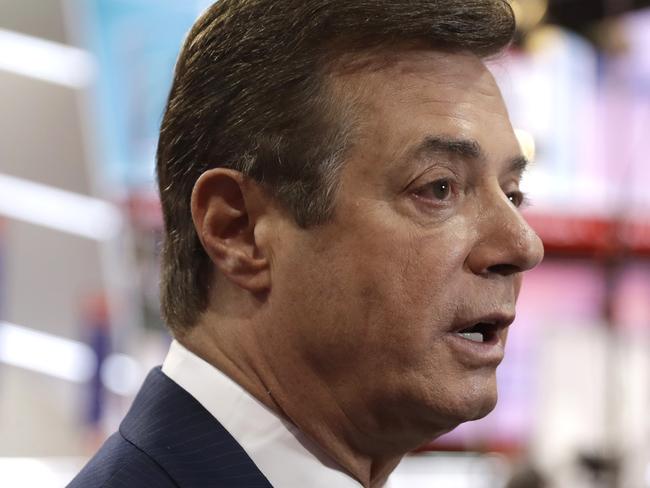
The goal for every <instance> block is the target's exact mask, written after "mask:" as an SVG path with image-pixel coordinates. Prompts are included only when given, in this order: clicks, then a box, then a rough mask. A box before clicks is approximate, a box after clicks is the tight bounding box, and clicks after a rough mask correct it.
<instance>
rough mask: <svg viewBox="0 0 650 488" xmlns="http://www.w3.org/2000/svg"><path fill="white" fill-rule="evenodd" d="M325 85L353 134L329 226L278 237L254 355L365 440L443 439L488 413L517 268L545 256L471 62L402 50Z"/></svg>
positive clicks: (517, 166)
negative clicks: (344, 99)
mask: <svg viewBox="0 0 650 488" xmlns="http://www.w3.org/2000/svg"><path fill="white" fill-rule="evenodd" d="M337 83H339V85H338V88H339V89H340V90H347V91H348V92H349V93H350V94H352V93H356V94H357V96H358V98H359V100H358V102H359V108H360V113H359V118H360V126H359V131H360V133H359V135H358V138H357V139H355V145H354V147H353V148H352V149H351V151H350V152H349V154H348V157H347V159H346V163H345V166H344V167H343V169H342V172H341V180H340V187H339V190H338V193H337V196H336V211H335V215H334V217H333V218H332V219H331V221H329V222H328V223H326V224H324V225H321V226H318V227H313V228H309V229H300V228H298V227H297V226H295V225H294V224H292V223H290V222H289V220H287V221H286V222H284V223H283V224H281V225H279V226H278V230H277V237H278V242H280V243H281V246H276V249H274V254H273V257H272V273H273V281H272V287H271V293H270V301H271V304H272V305H273V306H274V307H275V310H276V311H279V313H280V316H281V317H282V320H281V324H280V326H279V330H277V329H275V330H273V331H271V330H269V331H267V336H266V337H265V338H264V341H265V346H264V347H265V348H267V350H268V351H270V352H269V353H268V354H269V358H270V362H271V363H273V364H275V365H276V366H274V368H275V369H276V371H275V373H276V375H278V376H280V378H279V380H280V381H281V382H282V381H283V380H284V381H286V382H292V381H293V382H295V381H296V380H295V377H292V375H294V376H295V375H307V376H308V377H309V378H310V379H315V380H316V383H317V384H318V385H319V387H318V388H319V389H322V390H329V391H330V392H331V398H332V399H334V401H335V402H336V404H337V405H338V408H340V409H341V410H342V411H343V412H344V413H345V415H346V416H347V417H349V418H351V419H352V422H353V423H355V424H356V425H357V427H358V428H359V429H360V430H362V431H367V432H385V433H386V434H387V435H392V436H394V435H395V432H399V431H400V430H404V431H405V432H406V431H408V430H412V429H424V430H425V431H426V432H428V433H432V434H433V433H442V432H443V431H446V430H449V429H451V428H453V427H455V426H456V425H457V424H458V423H460V422H462V421H466V420H471V419H476V418H480V417H482V416H484V415H486V414H487V413H488V412H489V411H490V410H491V409H492V408H493V407H494V405H495V402H496V380H495V370H496V367H497V365H498V364H499V362H500V361H501V359H502V356H503V347H504V344H505V340H506V335H507V329H506V328H505V327H506V326H507V325H509V323H510V321H511V320H512V319H513V318H514V313H515V301H516V299H517V296H518V293H519V289H520V286H521V278H522V272H523V271H525V270H528V269H530V268H532V267H534V266H535V265H537V264H538V263H539V262H540V260H541V259H542V254H543V250H542V244H541V242H540V240H539V238H538V237H537V236H536V235H535V233H534V232H533V231H532V230H531V229H530V228H529V227H528V226H527V224H526V223H525V222H524V220H523V218H522V216H521V214H520V210H519V209H518V208H517V204H518V203H519V197H520V195H519V193H518V189H519V181H520V177H521V172H522V159H523V158H521V152H520V149H519V145H518V143H517V140H516V138H515V136H514V134H513V130H512V127H511V125H510V122H509V119H508V115H507V112H506V109H505V106H504V104H503V101H502V98H501V95H500V93H499V90H498V88H497V86H496V85H495V82H494V80H493V78H492V76H491V75H490V74H489V72H488V71H487V70H486V68H485V67H484V65H483V63H482V62H481V61H480V60H479V59H478V58H476V57H474V56H471V55H462V54H449V53H434V52H430V51H412V52H407V53H404V52H402V53H400V54H399V55H398V56H396V57H395V59H394V60H392V61H391V62H390V63H387V64H386V65H385V66H383V67H381V68H378V69H374V70H370V69H368V70H363V71H360V72H356V73H354V74H347V75H341V76H340V77H339V79H338V81H337ZM482 322H484V323H485V324H484V325H480V326H479V327H478V328H476V329H474V333H473V334H472V333H467V334H465V335H461V334H459V332H460V331H461V330H465V329H468V328H471V327H473V326H475V325H476V324H479V323H482ZM481 340H483V342H477V341H481ZM267 346H268V347H267ZM271 355H273V356H274V357H273V358H271ZM283 375H286V376H285V378H283V377H282V376H283ZM305 384H311V385H312V387H313V384H314V382H306V383H305ZM289 414H290V412H289Z"/></svg>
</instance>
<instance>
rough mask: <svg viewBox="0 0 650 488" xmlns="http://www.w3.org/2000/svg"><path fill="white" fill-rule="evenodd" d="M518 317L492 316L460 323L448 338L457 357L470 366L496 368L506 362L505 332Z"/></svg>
mask: <svg viewBox="0 0 650 488" xmlns="http://www.w3.org/2000/svg"><path fill="white" fill-rule="evenodd" d="M513 320H514V314H509V313H491V314H485V315H482V316H476V317H475V318H474V319H470V320H463V321H459V322H457V323H456V325H455V326H454V327H453V329H452V330H451V331H450V334H449V335H448V336H447V337H449V338H450V339H451V340H450V341H449V344H450V346H451V347H452V350H454V351H455V353H456V355H457V356H456V357H457V358H458V359H459V361H461V362H462V363H463V364H465V365H466V366H468V367H472V368H474V367H482V366H493V367H496V366H497V365H498V364H499V363H500V362H501V360H502V359H503V352H504V347H505V340H506V334H505V329H507V328H508V326H509V325H510V324H511V323H512V322H513Z"/></svg>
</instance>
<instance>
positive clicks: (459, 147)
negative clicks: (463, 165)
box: [412, 136, 485, 159]
mask: <svg viewBox="0 0 650 488" xmlns="http://www.w3.org/2000/svg"><path fill="white" fill-rule="evenodd" d="M413 153H414V154H412V155H413V156H415V157H422V156H428V155H430V154H440V153H443V154H454V155H456V156H461V157H464V158H467V159H484V157H485V155H484V153H483V149H481V145H480V144H479V143H478V142H476V141H475V140H473V139H456V138H452V137H445V136H427V137H426V138H425V139H424V140H423V141H422V142H421V143H420V144H419V145H418V146H417V147H416V148H415V150H414V151H413Z"/></svg>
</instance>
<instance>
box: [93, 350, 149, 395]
mask: <svg viewBox="0 0 650 488" xmlns="http://www.w3.org/2000/svg"><path fill="white" fill-rule="evenodd" d="M100 376H101V379H102V383H103V384H104V386H105V387H106V388H107V389H108V390H109V391H112V392H113V393H116V394H118V395H125V396H128V395H132V394H134V393H135V392H136V391H137V390H138V388H139V387H140V383H141V382H142V380H143V378H144V375H143V371H142V367H141V366H140V364H139V363H138V362H137V361H136V360H135V359H133V358H132V357H130V356H126V355H124V354H112V355H110V356H109V357H107V358H106V360H105V361H104V363H103V364H102V369H101V372H100Z"/></svg>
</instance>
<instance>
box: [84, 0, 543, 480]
mask: <svg viewBox="0 0 650 488" xmlns="http://www.w3.org/2000/svg"><path fill="white" fill-rule="evenodd" d="M513 31H514V21H513V18H512V12H511V10H510V7H509V6H508V5H507V3H506V2H505V1H502V0H438V1H436V0H359V1H352V2H350V1H340V0H283V1H278V0H221V1H220V2H218V3H217V4H215V5H214V6H213V7H211V8H210V9H209V10H208V11H207V12H206V13H205V14H204V15H203V16H202V17H201V18H200V19H199V20H198V22H197V23H196V25H195V26H194V27H193V29H192V31H191V32H190V34H189V36H188V38H187V40H186V42H185V45H184V48H183V51H182V53H181V55H180V58H179V61H178V64H177V68H176V75H175V80H174V84H173V87H172V90H171V95H170V99H169V103H168V106H167V111H166V114H165V117H164V120H163V124H162V129H161V137H160V143H159V150H158V178H159V184H160V193H161V199H162V205H163V211H164V216H165V229H166V236H165V245H164V251H163V260H162V261H163V262H162V270H163V274H162V308H163V314H164V317H165V319H166V321H167V323H168V324H169V326H170V328H171V330H172V332H173V335H174V338H175V342H174V343H173V344H172V347H171V349H170V352H169V355H168V356H167V358H166V360H165V362H164V364H163V366H162V370H160V369H156V370H154V371H153V372H152V373H150V375H149V377H148V378H147V380H146V382H145V384H144V386H143V388H142V390H141V392H140V393H139V395H138V397H137V398H136V400H135V402H134V405H133V407H132V408H131V411H130V412H129V414H128V415H127V417H126V419H125V420H124V422H123V423H122V425H121V427H120V432H119V433H117V434H115V435H114V436H113V437H111V438H110V439H109V440H108V441H107V443H106V445H105V446H104V447H102V449H101V450H100V452H99V453H98V454H97V455H96V456H95V458H94V459H93V460H92V461H91V462H90V464H89V465H88V466H86V468H84V470H83V471H82V473H80V475H79V476H78V477H77V478H76V480H75V481H73V483H72V485H71V486H75V487H76V486H104V487H113V486H115V487H117V486H120V487H123V486H161V487H167V486H169V487H171V486H180V487H186V486H187V487H239V486H241V487H254V486H255V487H258V486H259V487H262V486H267V487H268V486H275V487H281V488H284V487H288V488H292V487H301V488H302V487H327V488H337V487H341V488H343V487H355V486H365V487H370V486H372V487H376V486H377V487H378V486H384V484H385V483H386V481H387V479H388V476H389V474H390V473H391V472H392V471H393V469H394V468H395V467H396V466H397V465H398V463H399V462H400V460H401V458H402V457H403V456H404V455H405V454H406V453H408V452H409V451H411V450H413V449H415V448H417V447H419V446H421V445H422V444H424V443H426V442H428V441H430V440H431V439H433V438H435V437H436V436H439V435H441V434H442V433H445V432H448V431H450V430H451V429H453V428H454V427H456V426H457V425H458V424H460V423H462V422H465V421H468V420H473V419H478V418H480V417H483V416H485V415H486V414H487V413H488V412H490V411H491V410H492V408H493V407H494V405H495V402H496V384H495V369H496V367H497V365H498V364H499V362H500V361H501V359H502V357H503V348H504V344H505V340H506V335H507V328H508V326H509V325H510V324H511V322H512V321H513V319H514V313H515V301H516V298H517V295H518V293H519V289H520V285H521V277H522V273H523V272H524V271H526V270H528V269H531V268H532V267H534V266H535V265H537V264H538V263H539V262H540V260H541V258H542V245H541V243H540V241H539V239H538V237H537V236H536V235H535V233H534V232H533V231H532V230H531V229H530V228H529V227H528V226H527V224H526V223H525V221H524V220H523V218H522V216H521V214H520V211H519V208H518V207H519V206H520V205H521V203H522V200H523V197H522V194H521V192H520V190H519V182H520V179H521V176H522V172H523V170H524V168H525V165H526V161H525V159H524V158H523V157H522V155H521V152H520V149H519V146H518V143H517V140H516V138H515V136H514V134H513V130H512V127H511V125H510V122H509V119H508V115H507V113H506V109H505V107H504V104H503V101H502V99H501V95H500V93H499V90H498V88H497V86H496V85H495V82H494V80H493V78H492V76H491V75H490V73H489V72H488V71H487V69H486V68H485V65H484V64H483V61H482V59H483V57H484V56H489V55H493V54H496V53H498V52H499V51H500V50H501V49H502V48H503V47H504V46H506V45H507V44H508V42H509V41H510V39H511V36H512V33H513Z"/></svg>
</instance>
